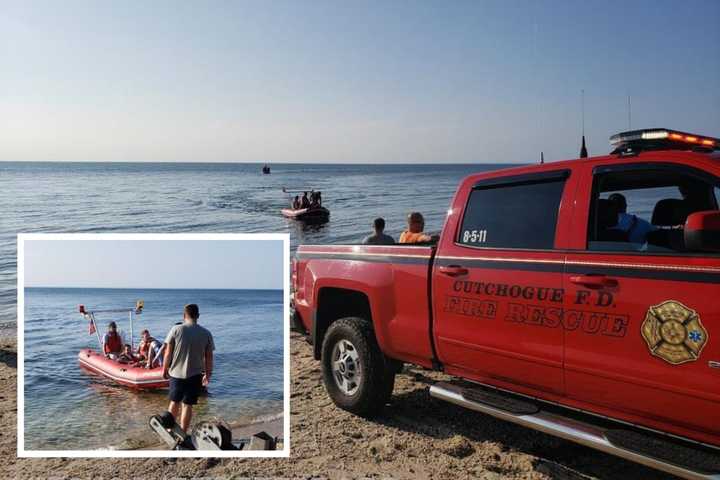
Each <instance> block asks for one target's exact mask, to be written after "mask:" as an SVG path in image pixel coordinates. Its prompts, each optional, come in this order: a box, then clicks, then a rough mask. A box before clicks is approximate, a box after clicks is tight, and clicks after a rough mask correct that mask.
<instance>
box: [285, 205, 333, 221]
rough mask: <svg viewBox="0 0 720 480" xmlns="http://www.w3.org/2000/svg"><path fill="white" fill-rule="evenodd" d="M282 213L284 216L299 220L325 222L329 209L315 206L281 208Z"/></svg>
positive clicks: (328, 217) (327, 218) (328, 216)
mask: <svg viewBox="0 0 720 480" xmlns="http://www.w3.org/2000/svg"><path fill="white" fill-rule="evenodd" d="M282 214H283V216H284V217H286V218H291V219H293V220H299V221H301V222H327V221H328V220H329V219H330V210H328V209H327V208H325V207H315V208H299V209H297V210H293V209H292V208H283V209H282Z"/></svg>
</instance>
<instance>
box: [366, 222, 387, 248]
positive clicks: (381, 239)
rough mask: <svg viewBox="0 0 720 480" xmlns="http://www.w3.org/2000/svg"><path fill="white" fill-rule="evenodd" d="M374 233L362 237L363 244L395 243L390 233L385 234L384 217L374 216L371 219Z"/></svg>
mask: <svg viewBox="0 0 720 480" xmlns="http://www.w3.org/2000/svg"><path fill="white" fill-rule="evenodd" d="M373 228H374V229H375V233H374V234H372V235H368V236H367V237H365V238H363V241H362V243H363V245H395V239H393V238H392V237H391V236H390V235H385V219H384V218H376V219H375V220H374V221H373Z"/></svg>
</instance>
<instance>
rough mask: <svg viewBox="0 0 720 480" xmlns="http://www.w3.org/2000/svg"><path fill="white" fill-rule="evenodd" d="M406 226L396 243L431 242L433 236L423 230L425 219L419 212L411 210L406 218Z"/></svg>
mask: <svg viewBox="0 0 720 480" xmlns="http://www.w3.org/2000/svg"><path fill="white" fill-rule="evenodd" d="M407 222H408V228H407V230H405V231H404V232H402V233H401V234H400V240H399V242H398V243H427V242H432V241H433V237H431V236H430V235H428V234H427V233H425V232H423V230H424V229H425V219H424V218H423V216H422V213H420V212H412V213H410V214H409V215H408V218H407Z"/></svg>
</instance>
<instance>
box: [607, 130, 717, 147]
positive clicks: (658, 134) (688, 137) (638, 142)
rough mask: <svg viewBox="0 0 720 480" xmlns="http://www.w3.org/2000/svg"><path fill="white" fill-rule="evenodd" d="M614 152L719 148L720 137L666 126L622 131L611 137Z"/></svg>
mask: <svg viewBox="0 0 720 480" xmlns="http://www.w3.org/2000/svg"><path fill="white" fill-rule="evenodd" d="M610 145H612V146H613V147H614V150H613V152H612V153H631V152H634V151H637V150H668V149H676V150H677V149H683V150H685V149H693V148H696V149H701V150H717V149H718V148H720V139H717V138H712V137H706V136H702V135H695V134H693V133H685V132H678V131H676V130H668V129H666V128H649V129H644V130H632V131H630V132H622V133H618V134H616V135H613V136H612V137H610Z"/></svg>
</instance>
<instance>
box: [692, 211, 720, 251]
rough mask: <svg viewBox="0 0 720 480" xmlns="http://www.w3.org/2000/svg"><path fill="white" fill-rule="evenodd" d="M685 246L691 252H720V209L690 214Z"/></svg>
mask: <svg viewBox="0 0 720 480" xmlns="http://www.w3.org/2000/svg"><path fill="white" fill-rule="evenodd" d="M685 248H686V249H687V250H688V251H691V252H720V210H709V211H705V212H695V213H691V214H690V215H688V217H687V220H686V221H685Z"/></svg>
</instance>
